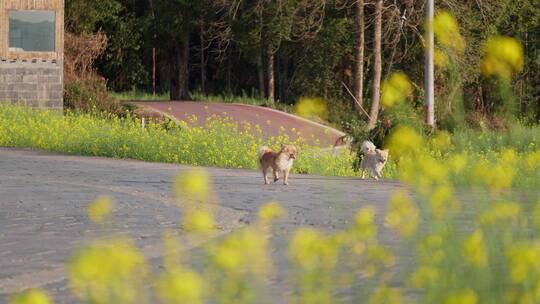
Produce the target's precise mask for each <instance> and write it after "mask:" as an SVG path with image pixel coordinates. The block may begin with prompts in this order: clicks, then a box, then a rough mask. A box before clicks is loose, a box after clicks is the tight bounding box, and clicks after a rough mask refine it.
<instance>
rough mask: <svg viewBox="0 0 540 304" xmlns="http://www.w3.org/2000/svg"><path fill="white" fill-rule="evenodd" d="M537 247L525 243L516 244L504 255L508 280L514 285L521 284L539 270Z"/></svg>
mask: <svg viewBox="0 0 540 304" xmlns="http://www.w3.org/2000/svg"><path fill="white" fill-rule="evenodd" d="M539 252H540V251H539V248H538V246H531V244H527V243H517V244H514V245H513V246H512V247H510V248H509V249H508V251H507V253H506V255H507V259H508V267H509V270H510V279H512V282H514V283H523V282H525V281H527V280H528V279H529V278H530V277H531V276H533V275H535V274H536V272H537V269H538V268H539V266H540V265H539V263H538V258H539V254H538V253H539Z"/></svg>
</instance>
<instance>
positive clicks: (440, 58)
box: [433, 49, 448, 68]
mask: <svg viewBox="0 0 540 304" xmlns="http://www.w3.org/2000/svg"><path fill="white" fill-rule="evenodd" d="M433 61H434V63H435V65H436V66H438V67H440V68H442V67H445V66H446V65H448V56H446V53H445V52H443V51H441V50H440V49H435V51H434V52H433Z"/></svg>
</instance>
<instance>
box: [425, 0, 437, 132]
mask: <svg viewBox="0 0 540 304" xmlns="http://www.w3.org/2000/svg"><path fill="white" fill-rule="evenodd" d="M433 11H434V5H433V0H426V23H427V26H426V51H425V64H424V101H425V105H424V109H425V114H426V123H427V124H428V125H430V126H432V127H435V89H434V66H433V49H434V43H435V41H434V38H433Z"/></svg>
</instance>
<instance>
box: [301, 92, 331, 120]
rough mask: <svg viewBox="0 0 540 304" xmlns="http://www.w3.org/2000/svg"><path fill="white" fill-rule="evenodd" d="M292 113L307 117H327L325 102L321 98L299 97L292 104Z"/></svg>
mask: <svg viewBox="0 0 540 304" xmlns="http://www.w3.org/2000/svg"><path fill="white" fill-rule="evenodd" d="M294 113H295V114H297V115H300V116H303V117H307V118H313V117H319V118H322V119H326V118H327V117H328V112H327V109H326V102H325V101H324V100H323V99H321V98H306V97H304V98H300V99H299V100H298V102H296V104H295V105H294Z"/></svg>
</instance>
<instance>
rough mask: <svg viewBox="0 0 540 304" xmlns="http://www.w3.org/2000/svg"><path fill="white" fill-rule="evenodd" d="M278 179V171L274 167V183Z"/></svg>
mask: <svg viewBox="0 0 540 304" xmlns="http://www.w3.org/2000/svg"><path fill="white" fill-rule="evenodd" d="M278 180H279V171H278V170H275V169H274V183H275V182H277V181H278Z"/></svg>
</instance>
